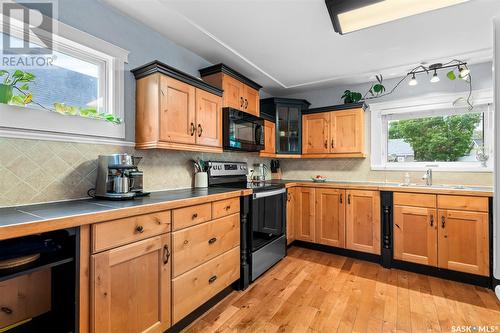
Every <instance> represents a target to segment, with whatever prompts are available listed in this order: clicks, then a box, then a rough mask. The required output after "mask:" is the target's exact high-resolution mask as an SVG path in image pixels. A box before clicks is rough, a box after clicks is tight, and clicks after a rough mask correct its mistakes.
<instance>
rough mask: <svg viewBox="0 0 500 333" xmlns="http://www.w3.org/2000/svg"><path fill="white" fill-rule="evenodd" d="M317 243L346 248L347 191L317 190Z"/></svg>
mask: <svg viewBox="0 0 500 333" xmlns="http://www.w3.org/2000/svg"><path fill="white" fill-rule="evenodd" d="M315 196H316V212H315V214H316V228H315V231H316V233H315V243H318V244H324V245H330V246H335V247H342V248H343V247H345V190H339V189H321V188H317V189H316V193H315Z"/></svg>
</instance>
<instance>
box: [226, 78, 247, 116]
mask: <svg viewBox="0 0 500 333" xmlns="http://www.w3.org/2000/svg"><path fill="white" fill-rule="evenodd" d="M243 89H244V84H243V83H241V82H240V81H238V80H236V79H235V78H232V77H231V76H229V75H226V74H224V75H223V76H222V90H224V93H223V98H222V104H223V107H230V108H235V109H238V110H242V111H243V107H244V106H245V99H244V98H243V95H244V91H243Z"/></svg>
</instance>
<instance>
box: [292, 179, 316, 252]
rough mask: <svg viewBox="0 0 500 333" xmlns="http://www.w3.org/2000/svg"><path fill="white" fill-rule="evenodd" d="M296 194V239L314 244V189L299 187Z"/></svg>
mask: <svg viewBox="0 0 500 333" xmlns="http://www.w3.org/2000/svg"><path fill="white" fill-rule="evenodd" d="M296 194H297V197H296V211H295V226H294V228H295V239H298V240H303V241H308V242H314V227H315V200H314V188H306V187H298V188H297V189H296Z"/></svg>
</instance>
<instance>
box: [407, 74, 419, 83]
mask: <svg viewBox="0 0 500 333" xmlns="http://www.w3.org/2000/svg"><path fill="white" fill-rule="evenodd" d="M417 84H418V81H417V78H416V77H415V73H413V76H412V77H411V80H410V82H408V85H410V86H416V85H417Z"/></svg>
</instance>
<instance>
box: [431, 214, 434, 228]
mask: <svg viewBox="0 0 500 333" xmlns="http://www.w3.org/2000/svg"><path fill="white" fill-rule="evenodd" d="M430 224H431V227H433V226H434V215H432V214H431V222H430Z"/></svg>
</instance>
